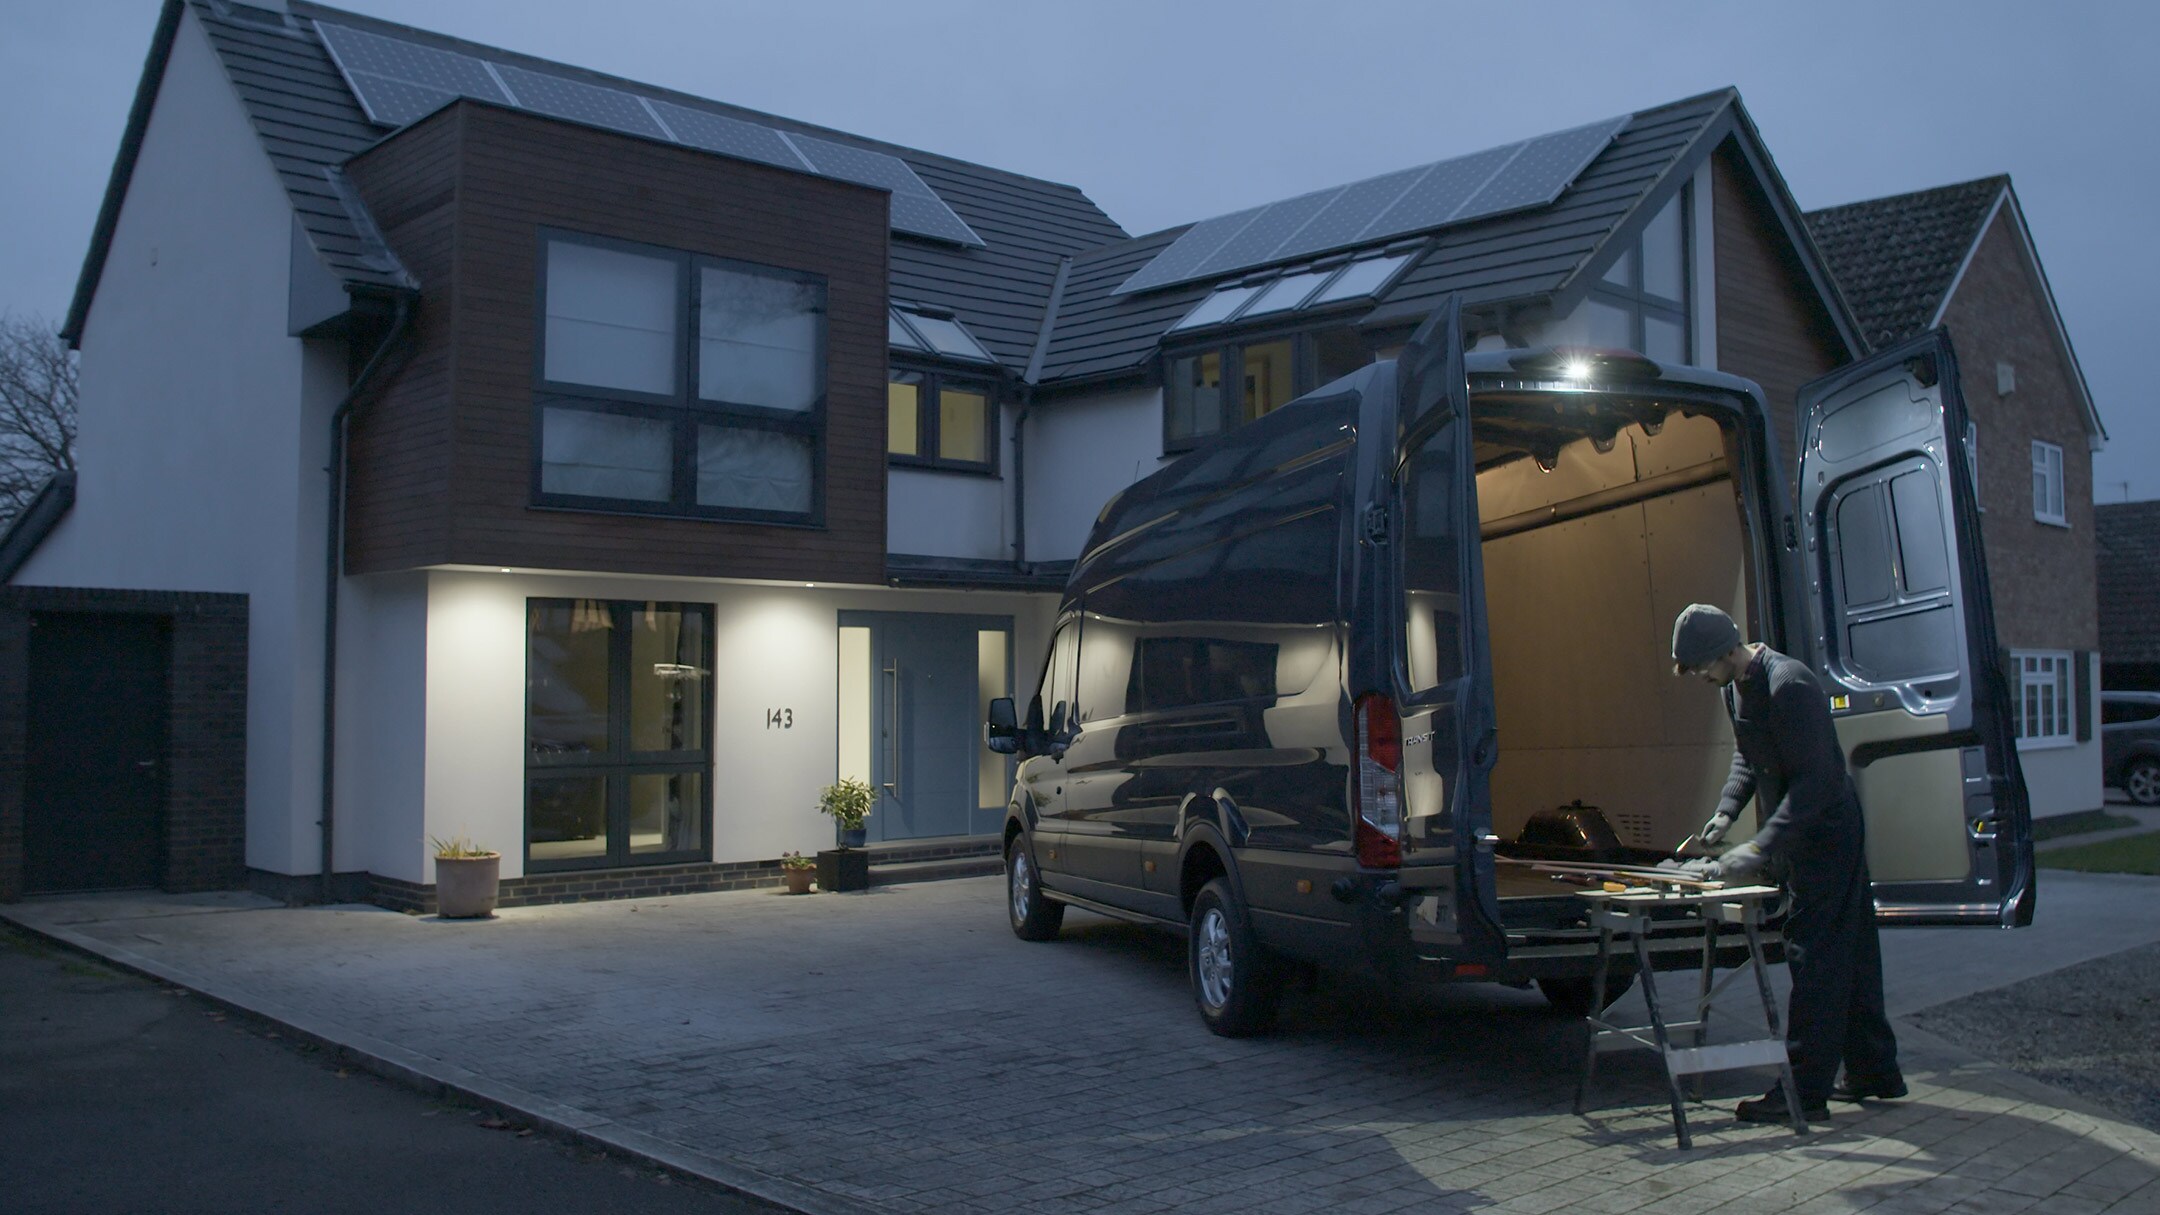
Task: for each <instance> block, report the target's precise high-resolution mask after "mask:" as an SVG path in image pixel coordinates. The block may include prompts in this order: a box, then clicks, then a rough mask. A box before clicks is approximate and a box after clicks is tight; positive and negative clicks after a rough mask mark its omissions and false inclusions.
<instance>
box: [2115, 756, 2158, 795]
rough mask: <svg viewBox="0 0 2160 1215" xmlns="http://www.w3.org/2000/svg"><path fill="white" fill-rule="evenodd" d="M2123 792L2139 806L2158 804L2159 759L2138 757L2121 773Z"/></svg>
mask: <svg viewBox="0 0 2160 1215" xmlns="http://www.w3.org/2000/svg"><path fill="white" fill-rule="evenodd" d="M2123 792H2125V793H2127V794H2129V795H2130V800H2131V801H2134V802H2136V803H2137V804H2138V805H2140V806H2160V759H2140V760H2136V761H2134V762H2133V763H2131V765H2130V770H2129V771H2127V772H2125V773H2123Z"/></svg>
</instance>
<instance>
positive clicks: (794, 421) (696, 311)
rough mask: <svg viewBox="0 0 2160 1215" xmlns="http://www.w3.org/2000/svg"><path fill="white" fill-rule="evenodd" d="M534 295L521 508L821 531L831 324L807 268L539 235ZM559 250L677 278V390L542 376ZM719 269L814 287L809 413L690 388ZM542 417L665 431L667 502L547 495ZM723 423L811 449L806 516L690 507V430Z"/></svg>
mask: <svg viewBox="0 0 2160 1215" xmlns="http://www.w3.org/2000/svg"><path fill="white" fill-rule="evenodd" d="M538 239H539V250H538V253H537V254H536V259H535V260H536V262H537V270H536V274H535V286H534V291H533V313H534V321H533V334H534V340H533V363H532V377H533V380H532V382H533V393H532V398H533V399H532V409H531V414H530V417H531V420H532V440H531V467H532V474H531V480H530V486H529V502H530V505H531V506H532V507H533V508H535V509H540V510H568V511H578V512H581V513H587V514H636V515H653V516H660V517H665V518H688V519H715V520H726V521H729V522H745V523H763V524H770V525H775V526H782V527H810V528H823V527H824V526H825V488H826V479H827V470H826V446H827V439H828V426H827V420H828V417H829V412H830V409H829V405H830V396H831V375H830V363H831V348H832V333H831V330H832V325H831V305H830V291H829V287H830V284H829V282H828V280H827V278H826V276H825V275H823V274H820V273H818V272H816V271H814V270H796V269H790V268H788V267H784V266H770V265H764V264H762V263H758V262H748V261H742V260H740V259H736V258H727V257H716V256H713V255H711V254H705V253H695V252H691V251H689V250H684V249H669V248H665V247H662V246H658V245H648V244H643V243H640V242H637V241H627V240H620V239H617V238H615V237H609V236H599V235H596V234H593V233H588V232H575V231H570V230H567V229H560V228H548V227H542V228H541V229H539V234H538ZM557 242H561V243H564V244H576V245H586V246H590V247H593V248H599V249H608V250H612V251H614V252H618V253H627V254H631V255H634V256H638V257H648V258H653V259H655V260H660V261H669V262H673V263H674V264H675V267H676V272H675V347H674V352H673V356H672V357H673V359H674V371H675V391H674V392H673V393H672V394H662V393H650V392H638V391H634V390H630V389H619V388H603V387H596V386H594V385H591V384H573V383H567V382H564V381H560V380H551V379H548V378H547V321H548V263H549V259H550V255H551V251H552V247H553V246H554V244H556V243H557ZM708 268H717V269H725V270H729V271H733V272H736V273H742V274H751V275H757V276H760V277H765V278H777V279H782V280H786V281H790V282H798V283H806V284H810V285H813V286H815V288H816V289H817V293H818V300H819V302H818V317H819V321H818V327H817V328H818V333H817V347H816V350H815V353H814V354H813V356H812V357H813V359H814V364H815V369H816V373H817V392H816V395H815V396H814V398H813V400H812V402H811V405H810V407H809V408H808V409H802V410H789V409H777V408H773V407H770V406H760V405H749V404H742V403H736V402H728V401H713V400H707V399H705V398H704V397H703V396H701V395H700V391H699V384H698V371H699V355H698V343H699V335H698V329H699V324H700V319H701V316H702V308H703V292H704V286H703V280H704V274H703V271H704V270H706V269H708ZM549 409H575V410H582V411H585V412H591V413H607V414H616V415H622V416H629V417H640V418H646V419H650V420H654V421H664V422H667V423H669V451H670V462H669V470H668V475H669V479H668V498H667V500H666V501H653V500H647V499H641V498H609V497H600V496H597V495H587V494H566V493H558V492H549V491H548V490H547V489H546V488H545V473H546V446H545V444H546V438H547V434H546V425H547V411H548V410H549ZM711 425H721V426H727V427H732V428H738V429H743V430H762V431H771V432H775V433H780V434H787V435H794V436H797V437H800V438H803V439H807V440H808V441H809V447H810V504H809V509H807V510H804V511H771V510H752V509H745V508H742V507H731V506H703V505H700V504H699V503H698V500H697V464H698V428H699V427H700V426H711Z"/></svg>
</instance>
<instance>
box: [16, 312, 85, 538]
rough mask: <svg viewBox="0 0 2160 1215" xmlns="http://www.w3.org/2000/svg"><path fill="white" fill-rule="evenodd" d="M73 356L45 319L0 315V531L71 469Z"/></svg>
mask: <svg viewBox="0 0 2160 1215" xmlns="http://www.w3.org/2000/svg"><path fill="white" fill-rule="evenodd" d="M75 394H76V380H75V355H74V353H73V352H72V351H70V350H69V349H68V348H67V343H65V342H63V341H61V340H60V335H59V334H58V333H56V332H55V331H54V330H53V327H52V326H51V325H50V324H48V323H47V322H45V321H43V320H36V319H31V318H27V317H16V316H8V315H0V531H5V530H6V529H7V527H8V525H9V524H11V523H13V522H14V521H15V517H16V516H17V515H20V514H21V513H22V512H23V511H24V509H26V508H27V507H28V506H29V505H30V500H31V499H32V498H35V497H36V496H37V492H38V491H39V490H40V489H43V488H44V487H45V483H46V482H47V481H48V480H50V479H51V478H52V475H53V474H54V473H56V472H61V471H66V470H72V469H73V468H74V467H75Z"/></svg>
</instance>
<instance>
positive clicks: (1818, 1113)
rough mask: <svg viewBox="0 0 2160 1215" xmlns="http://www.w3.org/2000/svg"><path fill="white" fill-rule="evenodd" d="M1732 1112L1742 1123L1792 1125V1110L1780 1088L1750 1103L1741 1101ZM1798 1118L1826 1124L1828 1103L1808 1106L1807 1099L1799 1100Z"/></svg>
mask: <svg viewBox="0 0 2160 1215" xmlns="http://www.w3.org/2000/svg"><path fill="white" fill-rule="evenodd" d="M1733 1112H1734V1113H1735V1114H1737V1115H1739V1117H1740V1121H1742V1122H1780V1123H1785V1124H1787V1125H1790V1124H1791V1123H1792V1109H1791V1107H1789V1106H1787V1105H1786V1104H1785V1090H1784V1089H1782V1088H1774V1089H1771V1090H1770V1091H1769V1092H1767V1093H1764V1094H1763V1095H1762V1096H1760V1097H1757V1098H1755V1099H1754V1100H1752V1101H1743V1102H1741V1103H1740V1108H1738V1109H1737V1110H1734V1111H1733ZM1800 1116H1801V1117H1803V1118H1805V1119H1807V1120H1808V1121H1809V1122H1828V1121H1830V1103H1829V1102H1827V1101H1818V1102H1816V1103H1815V1104H1813V1105H1809V1104H1808V1103H1807V1098H1805V1097H1803V1098H1801V1099H1800Z"/></svg>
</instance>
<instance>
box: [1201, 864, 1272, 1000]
mask: <svg viewBox="0 0 2160 1215" xmlns="http://www.w3.org/2000/svg"><path fill="white" fill-rule="evenodd" d="M1186 933H1187V939H1186V948H1185V969H1186V971H1187V973H1188V974H1189V975H1190V976H1191V978H1192V989H1193V1002H1194V1003H1196V1004H1198V1005H1199V1006H1200V1019H1201V1020H1202V1021H1205V1022H1207V1027H1208V1028H1209V1029H1211V1030H1213V1031H1215V1032H1216V1033H1218V1034H1221V1035H1222V1036H1223V1037H1225V1038H1242V1037H1245V1036H1246V1035H1248V1034H1256V1033H1259V1032H1260V1031H1261V1030H1264V1029H1266V1028H1267V1027H1268V1025H1269V1024H1270V1023H1272V1022H1273V1021H1274V1020H1275V1008H1276V1005H1277V1004H1279V1003H1280V1002H1281V999H1282V967H1281V965H1280V964H1279V963H1278V962H1277V961H1276V959H1275V958H1274V957H1273V956H1271V955H1270V954H1269V953H1268V952H1267V951H1266V950H1265V949H1262V948H1261V947H1260V942H1259V941H1257V940H1255V939H1254V938H1253V933H1252V926H1251V925H1250V924H1248V923H1247V922H1246V920H1245V909H1244V908H1243V907H1240V906H1239V905H1238V901H1237V896H1235V895H1233V894H1231V893H1230V884H1229V883H1228V882H1227V881H1225V880H1223V879H1222V878H1216V879H1215V880H1213V881H1211V882H1209V883H1208V884H1207V885H1206V886H1203V887H1201V889H1200V897H1199V898H1196V899H1194V900H1193V908H1192V920H1191V921H1190V923H1189V924H1188V926H1187V930H1186Z"/></svg>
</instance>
